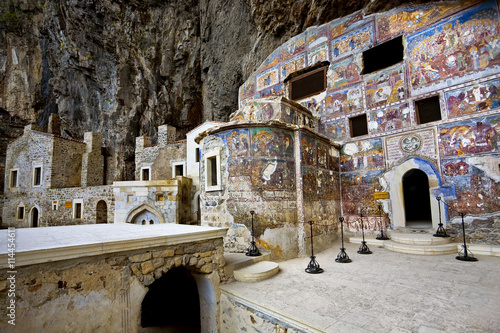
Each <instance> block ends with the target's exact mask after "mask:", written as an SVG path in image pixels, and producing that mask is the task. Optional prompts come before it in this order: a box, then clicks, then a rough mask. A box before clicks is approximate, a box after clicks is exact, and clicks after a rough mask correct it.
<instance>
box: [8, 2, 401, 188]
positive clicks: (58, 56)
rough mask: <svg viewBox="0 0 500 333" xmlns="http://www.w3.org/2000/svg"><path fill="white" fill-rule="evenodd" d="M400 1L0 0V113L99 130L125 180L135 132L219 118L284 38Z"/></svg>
mask: <svg viewBox="0 0 500 333" xmlns="http://www.w3.org/2000/svg"><path fill="white" fill-rule="evenodd" d="M402 2H404V1H401V0H399V1H390V2H386V1H383V0H375V1H373V0H372V1H370V0H359V1H358V0H357V1H342V0H334V1H326V0H320V1H314V0H306V1H292V0H286V1H278V0H271V1H263V0H231V1H224V0H173V1H161V0H7V1H2V2H1V4H0V111H2V110H4V111H7V112H9V113H10V114H11V115H14V116H16V117H18V118H19V119H21V120H24V121H30V122H35V123H37V124H39V125H42V126H46V124H47V122H48V116H49V115H50V114H51V113H57V114H59V116H60V118H61V131H62V133H61V134H62V135H63V136H69V137H73V138H75V139H82V138H83V133H84V132H86V131H97V132H101V133H103V137H104V145H106V146H108V147H110V148H109V150H108V154H109V155H110V156H111V158H110V167H111V168H113V170H116V172H115V179H117V180H119V179H132V178H133V171H134V168H133V160H134V145H135V137H136V136H140V135H149V136H155V135H156V129H157V127H158V126H159V125H162V124H165V123H168V124H171V125H173V126H175V127H177V128H178V129H179V130H178V135H179V138H181V137H182V136H183V135H184V134H185V133H186V132H187V131H189V130H190V129H192V128H194V127H195V126H197V125H199V124H200V123H202V122H203V121H204V120H227V118H228V116H229V114H230V113H232V112H234V111H235V110H236V109H237V99H238V94H237V91H238V87H239V86H240V85H241V84H242V83H243V82H244V80H245V79H246V78H247V77H248V76H249V75H250V74H251V73H252V72H253V71H254V70H255V68H256V67H257V66H258V65H259V64H260V63H261V62H262V61H263V60H264V59H265V58H266V57H267V55H268V54H270V53H271V52H272V51H273V50H274V49H275V48H276V47H277V46H279V45H280V44H281V43H283V42H284V41H285V40H286V39H288V38H290V37H291V36H293V35H295V34H297V33H300V32H302V31H304V30H305V29H306V28H307V27H309V26H312V25H319V24H322V23H324V22H328V21H331V20H333V19H335V18H337V17H341V16H345V15H347V14H349V13H352V12H354V11H357V10H360V9H363V10H365V11H367V12H375V11H379V10H387V9H389V8H392V7H394V6H397V5H399V4H401V3H402ZM112 180H113V179H111V180H110V181H112Z"/></svg>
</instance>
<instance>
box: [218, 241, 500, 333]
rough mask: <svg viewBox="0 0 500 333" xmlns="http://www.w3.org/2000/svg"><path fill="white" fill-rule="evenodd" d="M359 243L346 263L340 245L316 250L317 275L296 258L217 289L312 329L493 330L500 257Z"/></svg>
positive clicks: (498, 311)
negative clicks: (265, 275) (366, 251)
mask: <svg viewBox="0 0 500 333" xmlns="http://www.w3.org/2000/svg"><path fill="white" fill-rule="evenodd" d="M358 248H359V244H346V252H347V254H348V255H349V257H350V258H351V259H352V262H351V263H348V264H340V263H336V262H335V258H336V257H337V254H338V252H339V251H340V244H338V245H335V246H334V247H332V248H331V249H329V250H326V251H324V252H322V253H318V254H317V261H318V262H319V264H320V265H321V267H322V268H323V269H324V270H325V271H324V273H322V274H317V275H312V274H307V273H305V272H304V269H305V268H306V267H307V264H308V263H309V259H308V258H298V259H293V260H289V261H285V262H281V263H280V269H281V271H280V273H279V274H278V275H276V276H274V277H272V278H270V279H268V280H264V281H260V282H254V283H243V282H234V283H230V284H227V285H223V286H221V287H222V289H223V290H225V291H226V292H228V293H230V294H233V295H235V296H237V297H240V298H242V299H245V300H248V301H249V302H251V303H254V304H258V305H259V306H260V307H261V308H263V309H268V310H270V311H272V312H276V313H279V314H280V315H281V316H284V317H287V318H294V320H297V321H298V322H301V323H302V324H306V325H307V326H309V327H311V328H314V329H315V330H317V331H324V332H391V333H403V332H405V333H407V332H418V333H437V332H467V333H470V332H500V257H489V256H479V255H477V256H476V257H477V258H478V259H479V261H477V262H463V261H458V260H456V259H455V256H456V255H440V256H418V255H410V254H401V253H394V252H390V251H388V250H385V249H383V248H378V247H370V249H371V250H372V251H373V254H370V255H361V254H358V253H356V251H357V250H358ZM252 331H253V330H252V329H251V328H248V332H252Z"/></svg>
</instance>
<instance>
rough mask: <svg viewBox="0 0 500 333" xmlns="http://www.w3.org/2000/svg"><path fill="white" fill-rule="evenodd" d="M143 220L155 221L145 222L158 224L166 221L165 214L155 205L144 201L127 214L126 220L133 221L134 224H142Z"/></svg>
mask: <svg viewBox="0 0 500 333" xmlns="http://www.w3.org/2000/svg"><path fill="white" fill-rule="evenodd" d="M142 220H145V221H147V222H149V221H151V220H152V221H153V223H150V222H149V223H145V224H158V223H165V219H164V218H163V215H161V214H160V212H158V211H157V210H156V209H155V208H154V207H153V206H151V205H149V204H147V203H143V204H141V205H139V206H137V207H135V208H133V209H132V210H130V212H129V213H128V215H127V219H126V220H125V222H127V223H133V224H142Z"/></svg>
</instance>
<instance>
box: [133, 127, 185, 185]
mask: <svg viewBox="0 0 500 333" xmlns="http://www.w3.org/2000/svg"><path fill="white" fill-rule="evenodd" d="M150 143H151V139H150V138H145V137H139V138H137V139H136V148H135V179H136V180H140V179H141V174H140V172H141V168H142V167H151V175H150V177H151V179H150V180H166V179H172V178H173V175H172V163H175V162H186V142H177V143H170V144H167V145H163V144H162V145H160V144H158V145H154V146H150ZM184 176H186V175H184Z"/></svg>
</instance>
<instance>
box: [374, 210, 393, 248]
mask: <svg viewBox="0 0 500 333" xmlns="http://www.w3.org/2000/svg"><path fill="white" fill-rule="evenodd" d="M378 220H379V222H380V234H378V236H377V237H376V239H378V240H388V239H390V238H389V236H387V232H386V233H385V234H384V229H385V219H384V224H383V225H382V205H378Z"/></svg>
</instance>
